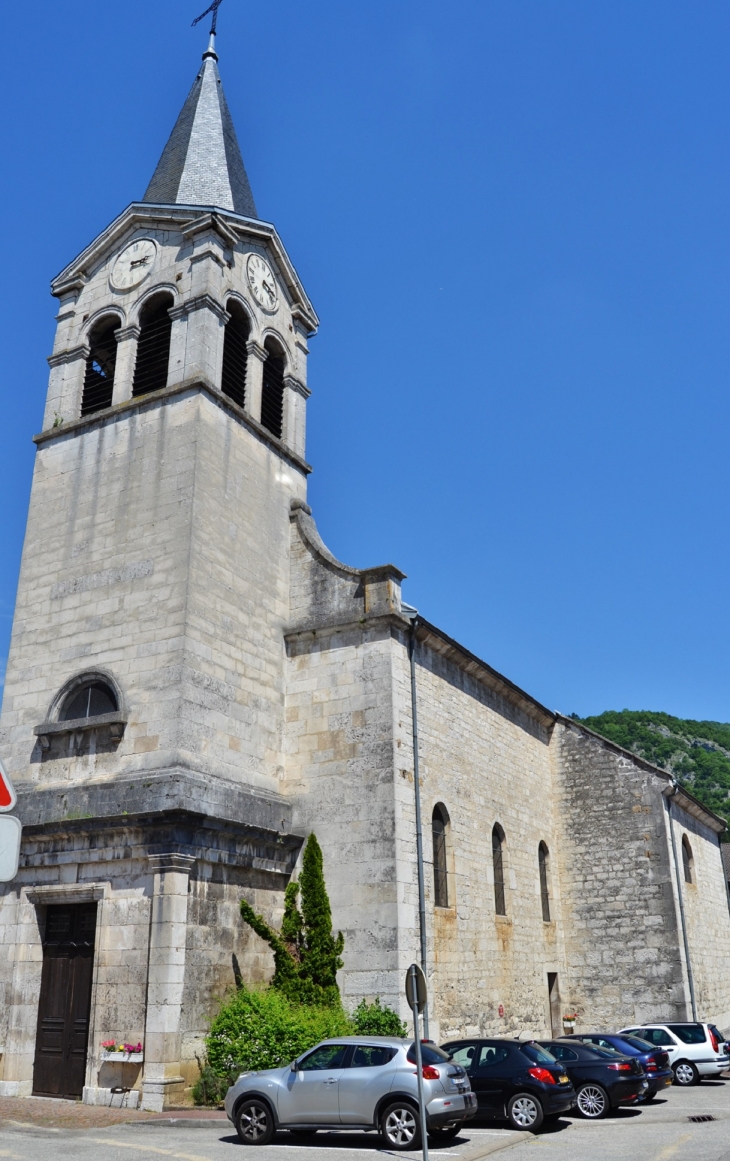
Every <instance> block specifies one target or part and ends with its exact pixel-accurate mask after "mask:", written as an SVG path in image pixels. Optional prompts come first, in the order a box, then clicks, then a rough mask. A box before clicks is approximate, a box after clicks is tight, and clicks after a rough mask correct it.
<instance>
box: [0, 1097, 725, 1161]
mask: <svg viewBox="0 0 730 1161" xmlns="http://www.w3.org/2000/svg"><path fill="white" fill-rule="evenodd" d="M21 1103H22V1102H18V1105H20V1104H21ZM17 1115H18V1116H22V1112H19V1113H18V1114H17ZM691 1117H706V1118H708V1119H707V1120H704V1121H701V1122H696V1121H691V1120H690V1118H691ZM500 1153H502V1154H503V1155H504V1157H505V1158H507V1157H509V1159H510V1161H539V1159H540V1158H544V1159H545V1161H614V1159H619V1158H621V1159H622V1161H623V1159H625V1158H628V1157H634V1156H635V1157H640V1158H641V1161H685V1159H686V1161H730V1078H729V1079H728V1080H726V1081H706V1082H704V1083H703V1084H702V1085H700V1086H699V1087H698V1088H691V1089H677V1088H672V1089H669V1090H667V1092H666V1095H663V1096H661V1097H659V1098H657V1100H655V1101H654V1102H653V1103H652V1104H651V1105H648V1106H646V1107H645V1108H636V1109H620V1110H618V1111H617V1112H615V1113H613V1114H612V1115H611V1116H610V1117H608V1118H607V1119H606V1120H605V1121H600V1122H596V1123H588V1122H586V1121H583V1120H581V1119H579V1118H573V1117H566V1118H563V1119H561V1120H560V1121H559V1122H558V1123H557V1125H556V1126H555V1127H553V1128H551V1129H549V1130H547V1131H544V1132H541V1133H539V1134H538V1135H537V1136H532V1135H530V1134H521V1133H514V1132H512V1131H511V1130H510V1129H509V1128H507V1126H506V1125H473V1123H472V1125H471V1126H469V1127H468V1128H467V1129H466V1130H465V1131H464V1132H463V1133H462V1134H461V1135H460V1136H459V1137H457V1138H456V1139H455V1140H454V1141H453V1142H451V1143H450V1144H449V1145H440V1146H439V1147H438V1148H434V1149H432V1150H431V1151H430V1154H431V1156H433V1157H434V1161H437V1159H444V1158H448V1157H449V1156H451V1157H453V1158H455V1159H456V1158H459V1161H479V1159H480V1158H482V1157H489V1156H491V1155H492V1154H500ZM244 1154H245V1155H247V1157H248V1158H249V1161H254V1158H255V1159H256V1161H313V1155H317V1154H318V1155H319V1157H320V1158H321V1159H322V1161H367V1158H373V1159H374V1158H376V1157H378V1156H381V1157H382V1156H384V1155H385V1156H392V1157H406V1158H412V1161H421V1154H420V1152H413V1153H410V1152H409V1153H405V1154H399V1153H391V1152H390V1151H389V1150H385V1149H382V1148H381V1147H380V1141H379V1138H378V1137H377V1136H376V1135H375V1134H374V1133H344V1132H343V1133H321V1134H318V1135H317V1137H316V1138H315V1139H314V1140H310V1141H309V1142H308V1143H307V1144H306V1145H305V1144H303V1143H301V1142H299V1141H297V1140H296V1139H295V1138H294V1137H291V1136H290V1135H289V1134H288V1133H280V1134H279V1135H278V1136H277V1137H276V1138H275V1139H274V1141H273V1142H272V1144H271V1145H267V1146H265V1147H263V1148H255V1147H251V1146H248V1147H246V1146H243V1145H241V1144H240V1142H239V1141H238V1138H237V1136H236V1134H235V1133H234V1132H233V1130H232V1129H231V1127H230V1126H229V1125H228V1123H227V1122H226V1121H221V1120H198V1121H188V1120H186V1119H185V1114H184V1113H180V1114H178V1115H176V1116H175V1117H174V1118H171V1119H170V1120H163V1121H152V1122H150V1121H148V1122H142V1121H140V1122H136V1123H124V1124H118V1125H112V1126H109V1127H108V1128H90V1129H65V1128H64V1129H49V1128H42V1127H39V1126H38V1125H31V1124H23V1123H22V1122H21V1121H17V1120H5V1122H4V1123H3V1124H2V1126H0V1158H9V1159H10V1161H92V1159H93V1161H97V1159H98V1158H100V1157H101V1158H103V1159H104V1161H131V1158H135V1159H136V1158H139V1159H140V1161H155V1158H161V1157H170V1158H173V1159H175V1161H232V1159H235V1158H236V1157H238V1158H241V1157H242V1156H243V1155H244Z"/></svg>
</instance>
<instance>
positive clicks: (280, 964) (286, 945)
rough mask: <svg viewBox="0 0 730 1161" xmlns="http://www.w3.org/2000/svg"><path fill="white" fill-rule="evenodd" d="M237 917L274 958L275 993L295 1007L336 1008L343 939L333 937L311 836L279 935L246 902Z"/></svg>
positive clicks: (320, 866)
mask: <svg viewBox="0 0 730 1161" xmlns="http://www.w3.org/2000/svg"><path fill="white" fill-rule="evenodd" d="M300 894H301V911H300V910H299V906H298V899H299V896H300ZM241 916H242V917H243V919H244V921H245V922H246V923H248V925H249V927H251V928H253V930H254V931H255V932H256V934H257V935H259V936H260V937H261V938H262V939H265V940H266V942H267V943H268V944H269V946H270V948H271V950H272V951H273V953H274V978H273V979H272V981H271V986H272V987H273V988H275V989H276V990H277V991H279V992H282V993H283V994H284V995H285V996H287V997H288V999H290V1000H292V1001H294V1002H295V1003H299V1004H326V1005H330V1006H332V1007H339V1006H340V1003H341V1001H340V992H339V988H338V987H337V970H338V968H341V967H342V959H341V955H342V949H343V947H344V945H345V937H344V936H343V934H342V932H341V931H340V932H338V934H337V936H334V935H333V933H332V911H331V908H330V901H329V896H328V894H327V888H326V886H325V881H324V860H323V858H322V848H321V847H320V845H319V843H318V842H317V838H316V836H315V835H314V834H310V836H309V838H308V839H307V845H306V847H305V848H304V859H303V861H302V873H301V876H300V879H299V882H298V883H290V884H289V886H288V887H287V889H286V892H285V894H284V918H283V920H282V924H281V931H280V932H276V931H274V930H273V928H272V927H270V926H269V924H268V923H267V922H266V920H265V919H264V918H263V916H262V915H257V914H256V912H255V911H254V909H253V907H251V905H250V903H247V902H246V900H245V899H242V900H241Z"/></svg>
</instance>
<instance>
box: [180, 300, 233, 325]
mask: <svg viewBox="0 0 730 1161" xmlns="http://www.w3.org/2000/svg"><path fill="white" fill-rule="evenodd" d="M196 310H209V311H211V312H212V313H213V314H214V315H215V316H216V318H219V319H220V320H221V322H222V323H224V324H225V323H227V322H228V320H229V319H230V317H231V316H230V315H229V313H228V311H227V310H226V309H225V307H223V306H221V304H220V303H219V302H218V301H217V299H215V298H213V296H212V295H210V294H198V295H196V296H195V298H188V299H186V300H185V302H181V303H180V305H179V306H171V307H170V309H169V311H168V312H167V313H168V314H169V316H170V318H171V319H173V321H174V320H175V319H178V318H184V317H185V316H186V315H188V314H192V313H193V311H196Z"/></svg>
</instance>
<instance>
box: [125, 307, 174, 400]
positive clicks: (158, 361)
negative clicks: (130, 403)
mask: <svg viewBox="0 0 730 1161" xmlns="http://www.w3.org/2000/svg"><path fill="white" fill-rule="evenodd" d="M171 306H172V296H171V295H169V294H165V295H161V296H160V297H159V298H153V299H152V301H151V302H149V303H148V304H147V306H145V308H144V310H143V311H142V315H141V318H140V335H139V340H138V343H137V362H136V364H135V368H134V384H133V387H132V394H133V395H149V393H150V391H161V390H162V388H163V387H166V386H167V364H168V362H169V360H170V333H171V331H172V319H171V318H170V315H169V310H170V307H171Z"/></svg>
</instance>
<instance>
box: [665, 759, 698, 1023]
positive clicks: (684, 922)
mask: <svg viewBox="0 0 730 1161" xmlns="http://www.w3.org/2000/svg"><path fill="white" fill-rule="evenodd" d="M678 790H679V786H678V784H677V783H676V782H675V781H674V779H672V785H671V788H670V789H667V790H665V791H663V794H664V797H665V798H666V800H667V811H668V813H669V833H670V835H671V836H672V853H673V855H674V874H675V876H676V880H677V898H678V899H679V917H680V921H681V924H682V940H683V942H684V958H685V960H686V961H687V981H688V983H689V998H690V1001H691V1004H692V1019H693V1020H695V1021H696V1020H697V1004H696V1002H695V981H694V976H693V974H692V960H691V959H690V954H689V939H688V937H687V917H686V915H685V913H684V898H683V896H682V880H681V878H680V875H679V859H678V857H677V840H676V839H675V837H674V820H673V818H672V799H673V798H674V796H675V794H676V793H677V791H678Z"/></svg>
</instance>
